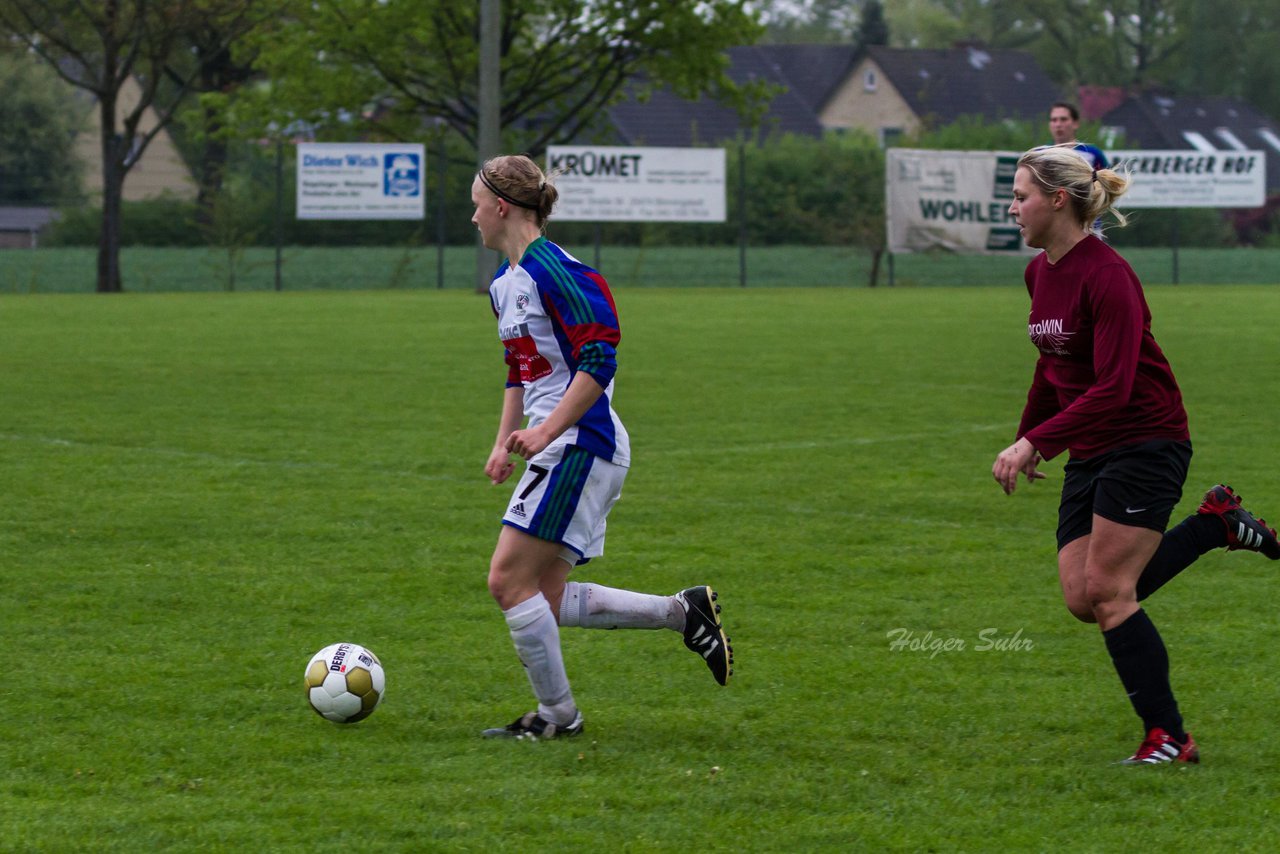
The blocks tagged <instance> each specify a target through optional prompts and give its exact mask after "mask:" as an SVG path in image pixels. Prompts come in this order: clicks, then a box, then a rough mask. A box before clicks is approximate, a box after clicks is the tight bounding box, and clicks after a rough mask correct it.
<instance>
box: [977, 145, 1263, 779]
mask: <svg viewBox="0 0 1280 854" xmlns="http://www.w3.org/2000/svg"><path fill="white" fill-rule="evenodd" d="M1127 187H1128V180H1127V179H1126V178H1125V177H1124V176H1122V175H1119V174H1117V173H1116V172H1115V171H1113V170H1110V169H1105V168H1104V169H1094V168H1092V167H1091V166H1090V165H1089V164H1088V163H1087V162H1086V161H1085V160H1084V159H1083V158H1081V157H1079V156H1078V155H1077V154H1076V153H1075V152H1074V151H1073V150H1072V149H1070V148H1067V147H1062V146H1057V147H1051V148H1040V149H1033V150H1032V151H1029V152H1027V153H1026V154H1024V155H1022V157H1021V158H1020V159H1019V161H1018V166H1017V171H1016V173H1015V176H1014V185H1013V202H1012V204H1011V205H1010V206H1009V212H1010V215H1011V216H1013V218H1014V220H1015V221H1016V222H1017V224H1018V226H1019V227H1020V228H1021V230H1022V235H1023V238H1024V239H1025V240H1026V242H1027V244H1028V245H1030V246H1032V247H1036V248H1039V249H1042V250H1043V251H1042V252H1041V253H1040V254H1039V255H1037V256H1036V257H1035V258H1034V259H1032V260H1031V262H1030V263H1029V264H1028V265H1027V269H1026V276H1025V278H1026V284H1027V291H1028V293H1029V294H1030V296H1031V313H1030V317H1029V321H1028V332H1029V335H1030V337H1031V341H1032V343H1033V344H1034V345H1035V346H1036V348H1037V349H1038V350H1039V358H1038V360H1037V362H1036V366H1035V373H1034V377H1033V379H1032V382H1031V389H1030V391H1029V392H1028V394H1027V401H1026V406H1025V408H1024V410H1023V413H1022V420H1021V423H1020V424H1019V426H1018V430H1017V439H1016V441H1015V442H1014V443H1013V444H1012V445H1010V446H1009V447H1008V448H1005V449H1004V450H1003V451H1001V452H1000V454H999V455H998V456H997V457H996V460H995V463H994V464H993V466H992V475H993V476H994V478H995V480H996V482H997V483H998V484H999V485H1000V486H1001V487H1002V488H1003V489H1004V491H1005V493H1006V494H1012V493H1013V492H1014V489H1015V487H1016V486H1017V482H1018V477H1019V475H1022V476H1023V477H1025V478H1026V479H1027V480H1028V481H1035V480H1037V479H1041V478H1043V477H1044V474H1043V473H1042V472H1040V471H1038V470H1037V467H1038V465H1039V463H1040V462H1041V461H1042V460H1049V459H1053V458H1054V457H1056V456H1058V455H1059V454H1061V453H1062V452H1063V451H1066V452H1068V460H1067V463H1066V466H1065V468H1064V472H1063V483H1062V498H1061V502H1060V504H1059V508H1058V529H1057V541H1058V575H1059V580H1060V582H1061V585H1062V594H1063V597H1064V598H1065V600H1066V605H1067V608H1068V609H1069V610H1070V612H1071V613H1072V614H1073V615H1074V616H1075V617H1077V618H1078V619H1080V620H1081V621H1083V622H1086V623H1097V624H1098V628H1099V629H1101V630H1102V637H1103V640H1104V642H1105V643H1106V648H1107V652H1108V653H1109V654H1110V656H1111V660H1112V662H1113V663H1114V665H1115V669H1116V672H1117V673H1118V674H1119V676H1120V681H1121V683H1122V684H1123V685H1124V689H1125V691H1126V692H1127V693H1128V695H1129V699H1130V701H1131V703H1132V705H1133V708H1134V711H1136V712H1137V714H1138V716H1139V717H1140V718H1141V719H1142V724H1143V728H1144V733H1145V737H1144V739H1143V741H1142V743H1141V745H1140V746H1139V748H1138V750H1137V751H1136V752H1135V753H1134V754H1133V755H1132V756H1130V757H1129V758H1127V759H1125V760H1124V762H1125V763H1127V764H1157V763H1165V762H1197V761H1199V756H1200V752H1199V748H1198V747H1197V745H1196V742H1195V740H1194V739H1193V738H1192V737H1191V735H1190V734H1189V733H1188V732H1187V731H1186V729H1185V728H1184V726H1183V720H1182V716H1181V713H1180V711H1179V707H1178V703H1177V700H1176V699H1175V697H1174V694H1173V689H1172V687H1171V683H1170V679H1169V658H1168V654H1167V651H1166V649H1165V645H1164V642H1163V641H1162V640H1161V637H1160V633H1159V632H1158V631H1157V630H1156V627H1155V625H1154V624H1153V623H1152V622H1151V619H1150V617H1148V615H1147V613H1146V611H1144V610H1143V609H1142V606H1141V605H1140V604H1139V603H1140V602H1141V601H1142V600H1144V599H1145V598H1146V597H1147V596H1150V595H1151V594H1152V593H1153V592H1155V591H1156V590H1158V589H1159V588H1160V587H1162V586H1163V585H1164V584H1166V583H1167V582H1168V581H1169V580H1170V579H1172V578H1173V577H1174V576H1176V575H1177V574H1178V573H1179V572H1181V571H1182V570H1183V569H1185V568H1186V567H1188V566H1190V565H1191V564H1192V563H1194V562H1195V561H1196V560H1197V559H1198V558H1199V557H1200V555H1202V554H1205V553H1207V552H1209V551H1210V550H1212V549H1217V548H1222V547H1226V548H1227V549H1231V550H1236V549H1242V550H1246V551H1254V552H1261V553H1262V554H1264V555H1266V556H1267V557H1269V558H1271V559H1272V560H1276V559H1280V542H1277V540H1276V532H1275V531H1274V530H1272V529H1271V528H1269V527H1267V525H1266V523H1265V521H1264V520H1262V519H1256V518H1254V516H1253V515H1252V514H1250V513H1249V512H1248V511H1247V510H1245V509H1244V508H1243V507H1242V506H1241V502H1240V497H1239V496H1238V495H1237V494H1236V493H1235V492H1234V490H1232V488H1231V487H1229V486H1226V485H1223V484H1218V485H1216V486H1213V487H1210V488H1209V490H1208V491H1207V492H1206V493H1205V495H1204V500H1203V501H1202V502H1201V504H1200V505H1199V508H1198V509H1197V510H1196V511H1195V512H1194V513H1192V514H1191V515H1190V516H1188V517H1187V518H1186V519H1184V520H1182V522H1181V523H1179V524H1178V525H1177V526H1175V527H1174V528H1172V529H1171V530H1168V531H1167V532H1166V531H1165V528H1166V526H1167V524H1168V521H1169V517H1170V514H1171V513H1172V511H1173V509H1174V506H1175V505H1176V504H1177V503H1178V501H1179V500H1180V499H1181V497H1182V488H1183V484H1184V482H1185V480H1186V476H1187V467H1188V464H1189V463H1190V460H1191V439H1190V433H1189V431H1188V427H1187V414H1186V411H1185V409H1184V407H1183V402H1182V394H1181V392H1180V391H1179V388H1178V383H1177V381H1176V380H1175V379H1174V375H1173V371H1172V369H1171V368H1170V366H1169V362H1168V360H1167V359H1166V358H1165V355H1164V353H1163V352H1162V351H1161V349H1160V346H1159V345H1158V344H1157V343H1156V340H1155V338H1154V337H1153V336H1152V334H1151V312H1150V311H1149V310H1148V308H1147V303H1146V299H1145V297H1144V295H1143V291H1142V285H1141V284H1140V283H1139V281H1138V278H1137V276H1136V275H1135V274H1134V272H1133V270H1132V268H1130V266H1129V264H1128V263H1127V262H1126V261H1125V260H1124V258H1122V257H1121V256H1120V255H1119V254H1118V253H1117V252H1116V251H1115V250H1114V249H1112V248H1111V247H1110V246H1108V245H1107V244H1106V243H1105V242H1103V241H1102V240H1100V239H1099V238H1098V237H1097V235H1095V234H1093V233H1092V230H1091V228H1090V224H1091V223H1093V222H1094V221H1095V220H1096V219H1097V218H1098V217H1099V216H1101V215H1102V214H1104V213H1111V214H1113V215H1114V216H1115V217H1116V219H1117V221H1118V222H1119V223H1120V225H1123V224H1124V217H1123V216H1122V215H1120V214H1119V213H1118V212H1117V211H1115V210H1114V205H1115V203H1116V200H1117V199H1118V198H1120V196H1121V195H1122V194H1123V193H1124V192H1125V190H1126V189H1127Z"/></svg>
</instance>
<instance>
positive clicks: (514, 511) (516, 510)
mask: <svg viewBox="0 0 1280 854" xmlns="http://www.w3.org/2000/svg"><path fill="white" fill-rule="evenodd" d="M507 512H508V513H510V514H511V515H512V516H519V517H520V518H521V519H525V518H528V514H527V513H525V512H524V502H523V501H521V502H520V503H519V504H516V505H515V506H514V507H512V508H511V509H510V510H508V511H507Z"/></svg>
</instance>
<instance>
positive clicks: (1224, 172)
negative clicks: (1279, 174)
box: [1109, 149, 1267, 210]
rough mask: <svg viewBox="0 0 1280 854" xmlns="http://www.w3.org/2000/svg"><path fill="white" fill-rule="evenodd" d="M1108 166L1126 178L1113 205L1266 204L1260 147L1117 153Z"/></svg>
mask: <svg viewBox="0 0 1280 854" xmlns="http://www.w3.org/2000/svg"><path fill="white" fill-rule="evenodd" d="M1109 157H1110V160H1111V168H1112V169H1115V170H1116V171H1117V172H1119V173H1121V174H1122V175H1127V176H1128V177H1129V180H1130V183H1129V190H1128V192H1126V193H1125V194H1124V195H1123V196H1121V197H1120V201H1118V202H1117V203H1116V207H1118V208H1120V209H1122V210H1123V209H1126V208H1260V207H1262V206H1263V205H1264V204H1266V203H1267V155H1266V154H1265V153H1264V152H1261V151H1237V150H1234V149H1233V150H1231V151H1197V150H1194V149H1176V150H1172V151H1116V152H1112V153H1110V154H1109Z"/></svg>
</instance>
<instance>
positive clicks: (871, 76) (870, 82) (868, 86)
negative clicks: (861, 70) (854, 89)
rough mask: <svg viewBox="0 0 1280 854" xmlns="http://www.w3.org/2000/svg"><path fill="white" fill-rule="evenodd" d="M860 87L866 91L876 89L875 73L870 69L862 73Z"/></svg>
mask: <svg viewBox="0 0 1280 854" xmlns="http://www.w3.org/2000/svg"><path fill="white" fill-rule="evenodd" d="M862 88H863V90H865V91H867V92H874V91H876V73H875V71H873V70H871V69H867V71H866V73H865V74H863V75H862Z"/></svg>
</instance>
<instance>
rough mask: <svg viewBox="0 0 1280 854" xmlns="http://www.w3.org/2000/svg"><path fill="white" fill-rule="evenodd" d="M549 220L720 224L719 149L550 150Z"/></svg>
mask: <svg viewBox="0 0 1280 854" xmlns="http://www.w3.org/2000/svg"><path fill="white" fill-rule="evenodd" d="M547 170H548V171H549V172H551V173H553V174H554V173H557V172H558V173H559V174H558V175H556V176H555V177H554V179H553V180H554V181H555V185H556V190H557V191H559V193H560V200H559V203H558V204H557V205H556V212H555V217H556V219H557V220H560V221H562V222H563V221H578V222H724V221H725V182H724V174H725V156H724V149H723V148H656V147H655V148H643V147H641V148H632V147H627V146H611V145H552V146H548V147H547Z"/></svg>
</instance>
